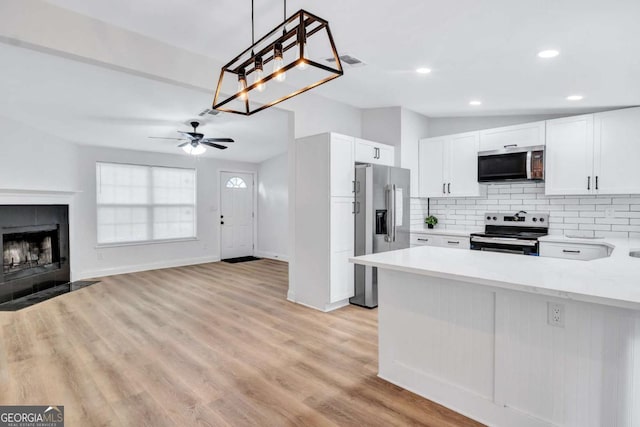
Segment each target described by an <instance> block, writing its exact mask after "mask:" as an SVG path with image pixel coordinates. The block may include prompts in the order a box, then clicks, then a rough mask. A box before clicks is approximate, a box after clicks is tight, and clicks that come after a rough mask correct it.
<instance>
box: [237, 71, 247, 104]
mask: <svg viewBox="0 0 640 427" xmlns="http://www.w3.org/2000/svg"><path fill="white" fill-rule="evenodd" d="M238 93H239V94H240V96H239V97H238V98H239V99H240V100H242V101H246V100H247V98H248V94H247V76H246V74H245V73H244V70H240V72H239V73H238Z"/></svg>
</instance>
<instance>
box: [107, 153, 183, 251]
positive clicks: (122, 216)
mask: <svg viewBox="0 0 640 427" xmlns="http://www.w3.org/2000/svg"><path fill="white" fill-rule="evenodd" d="M96 175H97V176H96V178H97V179H96V182H97V214H98V218H97V219H98V244H111V243H133V242H152V241H155V240H171V239H184V238H194V237H196V171H195V169H179V168H168V167H160V166H141V165H127V164H117V163H101V162H99V163H97V164H96Z"/></svg>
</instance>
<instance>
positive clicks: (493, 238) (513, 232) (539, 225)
mask: <svg viewBox="0 0 640 427" xmlns="http://www.w3.org/2000/svg"><path fill="white" fill-rule="evenodd" d="M484 224H485V227H484V228H485V230H484V233H473V234H471V249H472V250H476V251H490V252H506V253H513V254H521V255H533V256H538V255H540V244H539V242H538V238H540V237H542V236H546V235H547V234H548V233H549V214H544V213H531V214H530V213H526V212H524V211H520V212H518V213H516V214H505V213H487V214H485V219H484Z"/></svg>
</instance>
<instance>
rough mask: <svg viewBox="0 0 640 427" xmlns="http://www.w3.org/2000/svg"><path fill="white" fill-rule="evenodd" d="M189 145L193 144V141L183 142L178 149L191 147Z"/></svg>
mask: <svg viewBox="0 0 640 427" xmlns="http://www.w3.org/2000/svg"><path fill="white" fill-rule="evenodd" d="M189 144H191V141H185V142H183V143H182V144H180V145H178V148H182V147H185V146H187V145H189Z"/></svg>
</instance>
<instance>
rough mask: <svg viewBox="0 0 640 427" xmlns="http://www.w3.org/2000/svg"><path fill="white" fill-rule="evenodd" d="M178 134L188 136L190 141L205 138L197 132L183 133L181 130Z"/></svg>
mask: <svg viewBox="0 0 640 427" xmlns="http://www.w3.org/2000/svg"><path fill="white" fill-rule="evenodd" d="M178 133H181V134H183V135H184V136H186V137H187V138H190V139H202V137H203V136H204V135H203V134H201V133H197V132H184V131H181V130H179V131H178Z"/></svg>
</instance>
